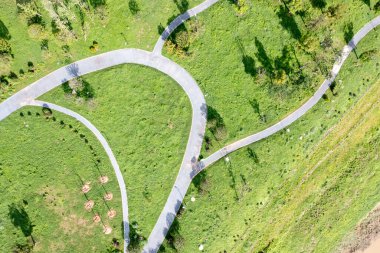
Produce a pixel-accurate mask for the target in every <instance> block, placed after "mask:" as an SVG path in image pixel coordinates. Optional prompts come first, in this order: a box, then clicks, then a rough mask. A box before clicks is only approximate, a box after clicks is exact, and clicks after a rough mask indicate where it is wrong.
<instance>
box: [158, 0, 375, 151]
mask: <svg viewBox="0 0 380 253" xmlns="http://www.w3.org/2000/svg"><path fill="white" fill-rule="evenodd" d="M242 2H245V3H246V5H247V6H248V7H249V10H247V11H245V12H244V14H241V13H238V12H236V6H242V5H241V3H242ZM372 4H374V3H372ZM376 15H378V14H376V13H375V12H374V11H373V10H369V8H368V6H366V5H365V4H364V3H363V2H361V1H357V0H347V1H309V0H308V1H296V0H293V1H290V0H284V1H278V0H270V1H267V0H254V1H234V0H229V1H227V0H226V1H220V2H219V3H217V4H216V5H215V6H213V7H212V8H210V9H209V10H207V11H206V12H204V13H202V14H201V15H197V17H196V18H194V19H192V20H191V21H190V22H186V23H185V25H184V26H183V28H180V29H179V30H178V31H177V33H182V31H188V32H187V34H188V36H189V38H188V41H189V43H188V45H187V49H186V54H183V53H181V50H175V49H174V50H173V47H172V41H170V40H169V42H167V43H166V46H165V48H164V54H166V55H167V56H168V57H169V58H171V59H173V60H174V61H176V62H178V63H179V64H180V65H181V66H183V67H184V68H185V69H186V70H188V71H189V72H190V73H191V74H192V75H193V76H194V77H195V78H196V80H197V82H198V84H199V85H200V87H201V89H202V91H203V92H204V94H205V96H206V101H207V104H208V106H211V107H212V108H213V109H214V110H215V111H216V112H218V114H219V115H220V117H221V119H223V123H224V129H223V138H218V136H217V138H215V137H214V134H213V133H212V129H209V130H208V131H207V133H206V140H208V141H207V142H208V144H207V145H208V147H207V149H208V150H210V151H215V150H217V149H219V148H222V147H223V146H224V145H226V144H228V143H230V142H232V141H233V140H237V139H240V138H243V137H245V136H247V135H249V134H251V133H254V132H258V131H259V130H262V129H265V128H266V127H268V126H269V125H271V124H274V123H275V122H277V121H278V120H280V119H281V118H283V117H284V116H285V115H286V114H288V113H289V112H291V111H293V110H295V109H296V108H298V107H299V106H300V105H301V104H302V103H304V102H305V101H306V100H307V99H308V98H309V97H310V96H311V95H312V94H313V93H314V91H315V90H316V89H317V87H319V85H320V84H321V83H322V81H323V80H324V79H325V77H326V76H328V74H329V71H330V69H331V67H332V64H333V62H334V61H335V58H336V56H337V55H338V54H339V52H340V51H341V49H342V48H343V46H344V45H345V44H346V41H347V40H349V39H351V37H352V35H353V33H355V32H356V31H358V30H359V29H360V28H361V27H362V26H363V25H364V24H365V23H367V22H368V21H369V20H371V19H372V18H374V17H375V16H376ZM195 23H196V24H197V26H196V29H193V28H192V27H194V24H195ZM231 27H233V29H231ZM194 31H196V32H194ZM175 35H176V33H175V34H174V36H175ZM369 43H370V44H372V45H374V44H376V41H370V42H369ZM252 101H255V104H257V105H258V107H259V109H260V114H258V113H257V110H256V109H255V108H253V107H252ZM203 155H204V156H206V155H207V154H203Z"/></svg>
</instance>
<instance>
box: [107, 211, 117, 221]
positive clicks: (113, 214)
mask: <svg viewBox="0 0 380 253" xmlns="http://www.w3.org/2000/svg"><path fill="white" fill-rule="evenodd" d="M107 215H108V218H110V219H113V218H114V217H115V216H116V211H115V210H112V209H111V210H109V211H108V213H107Z"/></svg>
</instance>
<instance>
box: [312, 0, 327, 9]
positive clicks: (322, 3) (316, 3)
mask: <svg viewBox="0 0 380 253" xmlns="http://www.w3.org/2000/svg"><path fill="white" fill-rule="evenodd" d="M310 3H311V6H313V7H314V8H319V9H321V10H322V9H323V8H325V7H326V5H327V3H326V0H310Z"/></svg>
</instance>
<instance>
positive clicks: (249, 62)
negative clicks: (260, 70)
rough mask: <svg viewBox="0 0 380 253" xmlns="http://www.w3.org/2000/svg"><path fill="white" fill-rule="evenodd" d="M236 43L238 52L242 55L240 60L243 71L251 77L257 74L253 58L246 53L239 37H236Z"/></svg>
mask: <svg viewBox="0 0 380 253" xmlns="http://www.w3.org/2000/svg"><path fill="white" fill-rule="evenodd" d="M236 43H237V45H238V48H239V51H240V53H241V54H242V55H243V57H242V62H243V65H244V71H245V73H247V74H249V75H251V76H252V77H255V76H256V75H257V71H256V62H255V59H253V58H252V57H251V56H249V55H247V54H246V52H245V48H244V46H243V43H241V40H240V38H239V37H237V38H236Z"/></svg>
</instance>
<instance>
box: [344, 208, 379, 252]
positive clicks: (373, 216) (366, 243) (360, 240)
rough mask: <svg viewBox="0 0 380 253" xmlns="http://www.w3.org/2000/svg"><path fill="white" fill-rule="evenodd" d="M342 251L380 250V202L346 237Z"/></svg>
mask: <svg viewBox="0 0 380 253" xmlns="http://www.w3.org/2000/svg"><path fill="white" fill-rule="evenodd" d="M338 252H340V253H373V252H376V253H377V252H380V204H378V205H377V206H376V207H375V208H374V209H373V210H372V211H371V212H370V213H369V214H368V215H367V217H366V218H364V219H363V220H362V221H361V222H360V223H359V224H358V225H357V226H356V228H355V231H354V232H353V234H352V235H350V236H349V237H348V238H346V240H345V242H344V243H343V245H342V246H341V248H340V250H339V251H338Z"/></svg>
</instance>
